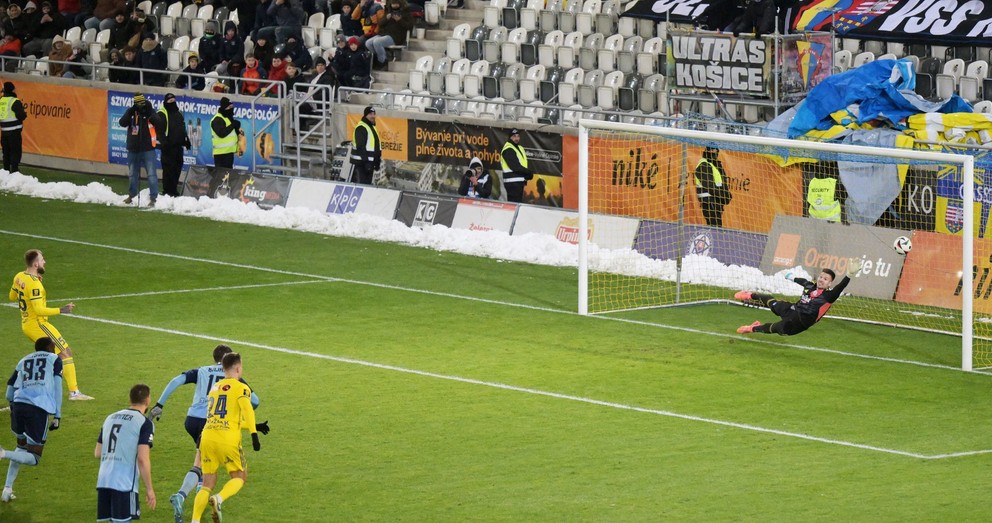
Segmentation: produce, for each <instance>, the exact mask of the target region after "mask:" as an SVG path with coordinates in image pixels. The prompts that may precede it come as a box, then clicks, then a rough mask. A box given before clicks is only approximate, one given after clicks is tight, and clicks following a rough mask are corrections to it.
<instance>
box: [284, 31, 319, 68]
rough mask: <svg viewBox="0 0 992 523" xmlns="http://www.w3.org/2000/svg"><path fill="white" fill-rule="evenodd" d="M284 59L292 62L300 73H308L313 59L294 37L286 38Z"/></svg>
mask: <svg viewBox="0 0 992 523" xmlns="http://www.w3.org/2000/svg"><path fill="white" fill-rule="evenodd" d="M285 52H286V57H287V58H289V61H291V62H293V65H295V66H296V67H297V68H299V69H300V71H309V70H310V68H311V67H313V58H312V57H311V56H310V51H308V50H307V48H306V47H303V43H302V42H301V41H300V39H299V38H298V37H297V36H296V35H289V36H288V37H287V38H286V50H285Z"/></svg>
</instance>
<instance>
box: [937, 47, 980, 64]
mask: <svg viewBox="0 0 992 523" xmlns="http://www.w3.org/2000/svg"><path fill="white" fill-rule="evenodd" d="M976 58H978V56H977V53H976V50H975V46H973V45H959V46H955V47H948V48H947V50H946V51H945V53H944V59H945V60H951V59H960V60H964V61H965V62H970V61H972V60H975V59H976Z"/></svg>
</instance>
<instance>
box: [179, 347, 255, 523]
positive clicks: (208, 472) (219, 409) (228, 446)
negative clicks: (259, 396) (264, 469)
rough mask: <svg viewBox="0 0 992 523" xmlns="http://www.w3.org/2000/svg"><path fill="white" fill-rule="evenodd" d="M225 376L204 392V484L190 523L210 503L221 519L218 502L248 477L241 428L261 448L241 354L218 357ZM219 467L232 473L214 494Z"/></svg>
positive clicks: (218, 521) (231, 353)
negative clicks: (244, 381)
mask: <svg viewBox="0 0 992 523" xmlns="http://www.w3.org/2000/svg"><path fill="white" fill-rule="evenodd" d="M221 366H223V367H224V379H222V380H220V381H218V382H217V383H216V384H215V385H214V386H213V388H212V389H211V390H210V394H208V395H207V398H208V401H207V424H206V425H205V426H204V427H203V432H202V433H201V434H200V461H201V467H202V468H203V487H202V488H201V489H200V491H199V492H197V493H196V500H195V501H194V502H193V523H199V521H200V516H202V515H203V511H204V510H205V509H206V508H207V504H208V503H209V504H210V507H211V510H212V512H213V518H214V522H215V523H220V521H221V518H222V512H221V503H223V502H224V501H225V500H227V499H230V497H231V496H233V495H235V494H237V493H238V491H239V490H241V487H243V486H244V484H245V480H247V479H248V464H247V462H246V461H245V454H244V451H243V450H242V449H241V429H248V431H249V432H251V445H252V448H253V449H255V451H256V452H257V451H258V450H259V449H261V448H262V444H261V443H260V442H259V441H258V432H257V429H256V427H255V410H254V409H252V407H251V389H250V388H248V385H245V384H244V383H241V381H239V380H240V379H241V373H242V368H241V355H240V354H238V353H237V352H229V353H227V354H225V355H224V359H222V360H221ZM221 466H224V468H226V469H227V472H228V473H230V474H231V479H230V481H228V482H227V483H225V484H224V488H222V489H221V491H220V492H219V493H217V494H215V495H213V496H211V495H210V494H211V492H213V488H214V486H215V485H216V484H217V469H219V468H220V467H221Z"/></svg>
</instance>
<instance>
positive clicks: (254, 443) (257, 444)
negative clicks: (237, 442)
mask: <svg viewBox="0 0 992 523" xmlns="http://www.w3.org/2000/svg"><path fill="white" fill-rule="evenodd" d="M251 448H252V449H254V450H255V452H258V451H260V450H262V442H261V441H258V433H257V432H252V434H251Z"/></svg>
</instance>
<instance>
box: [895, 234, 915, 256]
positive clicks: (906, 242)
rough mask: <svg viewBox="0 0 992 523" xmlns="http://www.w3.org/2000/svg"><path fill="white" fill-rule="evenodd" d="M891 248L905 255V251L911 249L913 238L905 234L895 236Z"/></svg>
mask: <svg viewBox="0 0 992 523" xmlns="http://www.w3.org/2000/svg"><path fill="white" fill-rule="evenodd" d="M892 248H893V249H895V251H896V252H897V253H899V254H901V255H903V256H905V255H906V253H907V252H909V251H911V250H912V249H913V240H910V239H909V238H908V237H906V236H900V237H898V238H896V241H894V242H892Z"/></svg>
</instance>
